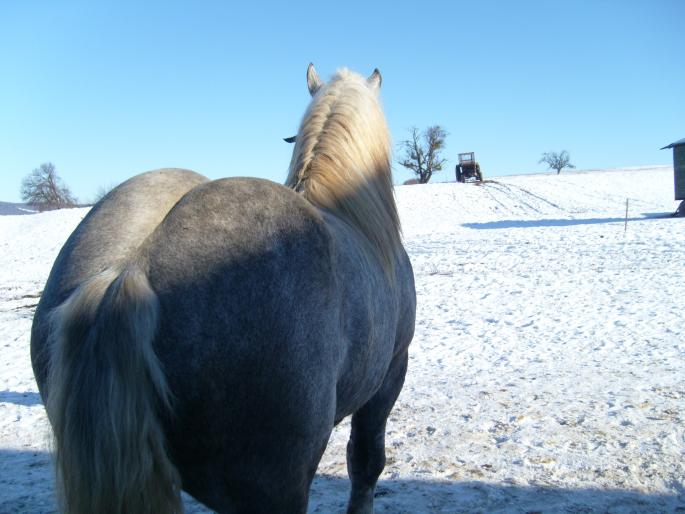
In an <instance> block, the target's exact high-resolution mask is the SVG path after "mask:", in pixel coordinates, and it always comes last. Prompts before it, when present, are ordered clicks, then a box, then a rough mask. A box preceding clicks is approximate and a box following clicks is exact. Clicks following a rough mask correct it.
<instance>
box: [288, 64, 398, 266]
mask: <svg viewBox="0 0 685 514" xmlns="http://www.w3.org/2000/svg"><path fill="white" fill-rule="evenodd" d="M378 79H379V83H378V85H374V84H372V83H370V82H369V81H367V79H365V78H363V77H362V76H360V75H358V74H356V73H354V72H351V71H349V70H346V69H342V70H338V72H337V73H336V74H335V75H334V76H333V78H332V79H331V80H330V82H328V83H326V84H323V85H321V87H320V88H319V89H318V90H317V91H316V94H314V98H313V99H312V102H311V104H310V105H309V108H308V109H307V111H306V112H305V114H304V117H303V119H302V123H301V124H300V129H299V131H298V134H297V140H296V144H295V149H294V150H293V156H292V159H291V161H290V169H289V172H288V178H287V180H286V185H287V186H289V187H291V188H293V189H294V190H295V191H298V192H300V193H302V194H303V195H304V197H305V198H306V199H307V200H308V201H309V202H311V203H312V204H313V205H316V206H317V207H319V208H321V209H325V210H327V211H329V212H331V213H333V214H334V215H335V216H337V217H339V218H341V219H343V220H345V221H346V222H347V223H348V224H350V225H351V226H353V227H355V228H356V229H357V230H358V231H359V232H361V234H362V235H363V236H364V237H366V239H368V241H369V242H370V243H371V247H372V248H373V249H374V250H375V252H376V253H377V255H378V257H379V259H380V261H381V263H382V264H383V267H384V269H385V271H386V272H389V273H391V272H392V270H393V268H394V262H395V255H396V252H397V251H398V249H399V248H401V238H400V221H399V216H398V214H397V207H396V206H395V198H394V193H393V187H392V174H391V166H390V158H391V144H390V133H389V131H388V127H387V125H386V122H385V116H384V115H383V112H382V110H381V106H380V102H379V99H378V88H379V86H380V75H378Z"/></svg>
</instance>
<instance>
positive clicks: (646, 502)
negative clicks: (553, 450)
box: [0, 449, 685, 514]
mask: <svg viewBox="0 0 685 514" xmlns="http://www.w3.org/2000/svg"><path fill="white" fill-rule="evenodd" d="M348 493H349V482H348V480H347V478H343V477H337V476H328V475H317V477H316V479H315V480H314V484H313V486H312V490H311V495H310V506H309V513H310V514H313V513H327V514H328V513H335V512H340V513H342V512H344V511H345V507H346V503H347V495H348ZM185 505H186V514H203V513H209V512H210V511H209V510H207V509H204V508H203V507H201V506H200V505H198V504H197V503H195V502H194V501H192V500H190V499H189V498H186V501H185ZM375 511H376V513H377V514H379V513H396V514H410V513H411V514H420V513H433V512H436V513H438V512H440V513H454V514H457V513H479V512H481V513H507V514H509V513H511V514H514V513H530V514H533V513H555V512H567V513H588V512H600V513H602V512H607V513H608V512H621V513H640V512H664V513H666V512H676V513H677V512H681V513H685V489H683V488H682V486H679V494H677V495H676V494H673V495H669V494H658V493H640V492H635V491H622V490H602V489H565V488H556V487H541V486H517V485H509V484H498V483H486V482H477V481H467V482H457V481H436V480H430V479H426V480H402V479H386V480H383V479H381V481H380V482H379V484H378V488H377V490H376V509H375ZM56 512H57V506H56V503H55V498H54V475H53V472H52V463H51V459H50V455H49V454H48V453H47V452H42V451H20V450H6V449H5V450H0V514H9V513H13V514H45V513H56Z"/></svg>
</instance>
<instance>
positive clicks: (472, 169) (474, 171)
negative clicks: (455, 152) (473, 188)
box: [454, 152, 483, 182]
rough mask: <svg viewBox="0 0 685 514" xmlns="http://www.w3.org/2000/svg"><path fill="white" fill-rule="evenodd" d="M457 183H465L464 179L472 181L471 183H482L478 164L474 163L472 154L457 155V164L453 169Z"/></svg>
mask: <svg viewBox="0 0 685 514" xmlns="http://www.w3.org/2000/svg"><path fill="white" fill-rule="evenodd" d="M454 172H455V174H456V176H457V182H466V179H473V180H472V181H473V182H483V174H482V173H481V171H480V164H478V163H477V162H476V157H475V154H474V153H473V152H466V153H460V154H459V164H457V166H456V167H455V169H454Z"/></svg>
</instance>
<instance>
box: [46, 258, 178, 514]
mask: <svg viewBox="0 0 685 514" xmlns="http://www.w3.org/2000/svg"><path fill="white" fill-rule="evenodd" d="M157 315H158V305H157V298H156V296H155V294H154V292H153V291H152V290H151V289H150V286H149V283H148V280H147V277H146V276H145V274H144V273H143V272H142V271H141V270H140V269H138V267H137V266H135V265H130V266H129V267H128V268H127V269H125V270H124V271H123V272H122V273H120V274H118V275H117V274H116V272H114V271H111V270H110V271H108V272H104V273H102V274H100V275H98V276H96V277H95V278H94V279H92V280H90V281H88V282H86V283H85V284H83V285H82V286H81V287H80V288H79V289H77V290H76V291H75V292H74V293H73V294H72V295H71V297H69V298H68V299H67V300H66V301H65V302H64V303H63V304H62V305H61V306H59V307H58V308H57V309H55V311H53V313H52V315H51V317H52V322H53V325H52V326H53V332H52V334H51V336H50V339H51V343H50V344H51V346H52V350H51V351H52V355H51V373H50V376H49V378H48V388H47V390H48V401H47V412H48V415H49V419H50V422H51V423H52V426H53V429H54V433H55V453H56V464H57V477H58V483H59V489H60V496H61V498H60V499H61V502H62V507H63V509H64V510H65V511H66V512H69V513H71V514H86V513H94V512H97V513H99V514H103V513H111V514H123V513H129V514H130V513H146V514H148V513H149V514H152V513H155V512H165V513H179V512H181V511H182V505H181V502H180V496H179V484H178V477H177V472H176V470H175V468H174V466H173V465H172V464H171V462H170V461H169V459H168V457H167V455H166V450H165V444H164V437H163V434H162V431H161V427H160V423H159V421H158V419H157V418H156V415H155V413H156V411H157V408H158V407H159V406H160V405H164V406H166V407H168V392H167V386H166V381H165V378H164V375H163V373H162V370H161V368H160V365H159V363H158V361H157V357H156V356H155V354H154V352H153V350H152V338H153V336H154V333H155V331H156V327H157Z"/></svg>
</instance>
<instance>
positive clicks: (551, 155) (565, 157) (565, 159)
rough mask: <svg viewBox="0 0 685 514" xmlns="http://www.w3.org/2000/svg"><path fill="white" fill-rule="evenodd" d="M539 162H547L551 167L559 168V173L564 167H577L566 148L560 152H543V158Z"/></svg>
mask: <svg viewBox="0 0 685 514" xmlns="http://www.w3.org/2000/svg"><path fill="white" fill-rule="evenodd" d="M538 163H545V164H547V166H548V167H549V169H553V170H557V175H558V174H559V173H561V170H563V169H564V168H575V166H574V165H573V164H571V157H570V156H569V154H568V152H567V151H566V150H562V151H561V152H559V153H557V152H545V153H543V154H542V158H541V159H540V160H539V161H538Z"/></svg>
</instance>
